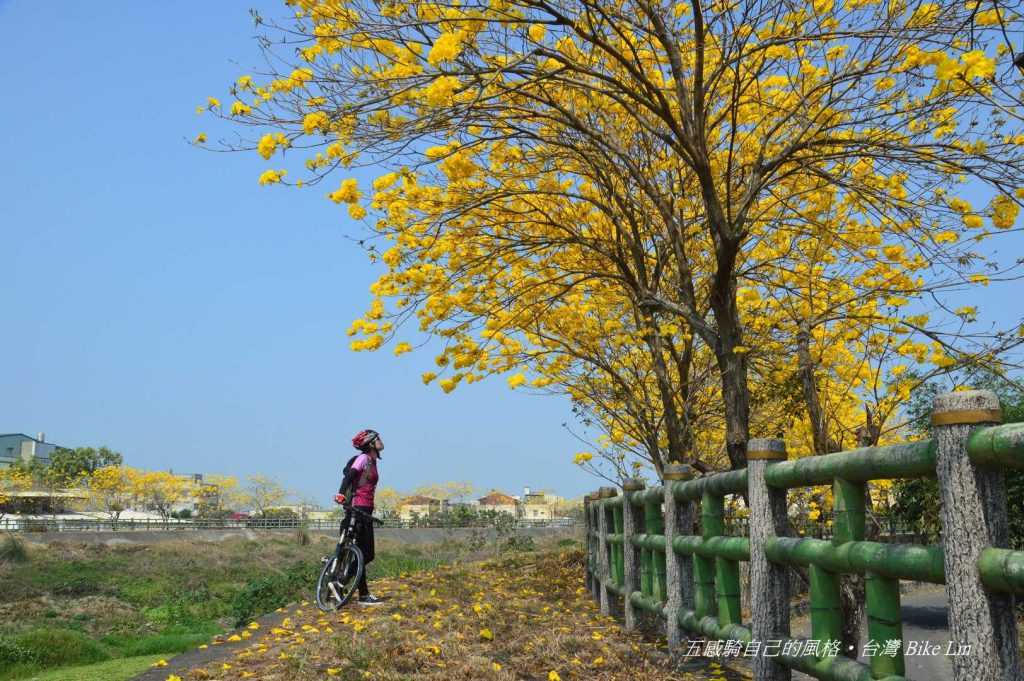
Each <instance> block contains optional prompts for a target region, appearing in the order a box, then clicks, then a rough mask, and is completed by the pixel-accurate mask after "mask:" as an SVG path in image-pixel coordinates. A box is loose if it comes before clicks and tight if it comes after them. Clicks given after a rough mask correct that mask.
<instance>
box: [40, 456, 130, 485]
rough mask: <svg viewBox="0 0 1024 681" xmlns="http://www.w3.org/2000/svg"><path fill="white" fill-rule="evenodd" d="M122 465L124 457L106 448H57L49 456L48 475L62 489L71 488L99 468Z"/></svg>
mask: <svg viewBox="0 0 1024 681" xmlns="http://www.w3.org/2000/svg"><path fill="white" fill-rule="evenodd" d="M123 463H124V457H123V456H122V455H121V453H120V452H115V451H114V450H112V449H109V448H107V447H100V448H99V449H93V448H92V447H77V448H75V449H68V448H66V447H58V448H57V449H56V450H54V452H53V453H52V454H51V455H50V465H49V467H48V468H49V471H48V475H49V476H51V479H52V480H53V482H55V483H60V484H61V486H63V487H72V486H74V485H75V484H76V483H77V481H79V480H81V479H82V478H83V477H88V476H90V475H92V473H93V472H94V471H95V470H97V469H99V468H103V467H104V466H120V465H121V464H123Z"/></svg>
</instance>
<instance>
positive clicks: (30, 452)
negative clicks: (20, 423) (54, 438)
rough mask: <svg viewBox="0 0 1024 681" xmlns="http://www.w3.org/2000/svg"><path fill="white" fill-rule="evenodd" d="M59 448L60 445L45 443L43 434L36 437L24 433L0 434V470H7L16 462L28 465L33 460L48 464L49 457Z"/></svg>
mask: <svg viewBox="0 0 1024 681" xmlns="http://www.w3.org/2000/svg"><path fill="white" fill-rule="evenodd" d="M60 448H61V447H60V445H55V444H53V443H52V442H47V441H46V434H45V433H39V435H37V436H36V437H32V436H31V435H25V434H24V433H5V434H0V468H8V467H10V466H11V465H13V464H15V463H17V462H18V461H23V462H25V463H29V462H31V461H32V460H33V459H38V460H39V461H40V462H41V463H43V464H48V463H50V455H51V454H53V452H54V450H56V449H60Z"/></svg>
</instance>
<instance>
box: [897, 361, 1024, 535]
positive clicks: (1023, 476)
mask: <svg viewBox="0 0 1024 681" xmlns="http://www.w3.org/2000/svg"><path fill="white" fill-rule="evenodd" d="M959 386H968V387H971V388H975V389H981V390H991V391H993V392H994V393H996V395H998V396H999V401H1000V403H1001V404H1002V408H1003V423H1020V422H1024V388H1022V387H1021V385H1020V383H1019V381H1018V380H1015V379H1014V378H1007V377H1003V376H1000V375H998V374H995V373H993V372H991V371H987V370H975V371H965V372H959V373H957V374H954V375H953V376H951V377H947V378H946V379H945V380H943V381H931V382H928V383H925V384H923V385H922V386H921V387H920V388H918V389H917V390H916V391H914V393H913V394H912V395H911V399H910V402H909V404H908V407H907V417H908V424H909V428H910V429H911V431H912V432H913V433H914V434H915V435H916V436H917V437H931V410H932V400H933V399H934V398H935V396H936V395H938V394H940V393H943V392H947V391H949V390H951V389H954V388H956V387H959ZM894 492H895V503H894V506H893V512H894V513H895V514H896V516H897V517H898V518H899V519H900V520H902V521H903V522H904V523H907V524H908V525H910V526H911V527H913V528H914V529H915V530H916V531H918V532H920V533H922V534H924V535H925V536H926V537H928V538H929V540H932V541H935V540H937V539H938V536H939V532H940V531H941V529H942V524H941V520H940V515H941V513H940V511H941V509H940V508H939V489H938V483H937V482H936V480H935V479H934V478H918V479H914V480H901V481H898V482H897V483H896V484H895V486H894ZM1006 497H1007V507H1008V508H1007V515H1008V517H1009V520H1010V545H1011V547H1012V548H1014V549H1016V550H1022V549H1024V471H1007V472H1006Z"/></svg>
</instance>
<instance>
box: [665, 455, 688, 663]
mask: <svg viewBox="0 0 1024 681" xmlns="http://www.w3.org/2000/svg"><path fill="white" fill-rule="evenodd" d="M662 477H663V478H664V482H665V486H664V489H665V588H666V589H667V590H668V594H667V595H668V597H667V598H666V604H665V636H666V638H668V645H669V647H670V648H675V647H677V646H679V645H680V644H681V643H682V640H683V630H682V627H681V626H680V624H679V613H680V611H682V610H692V609H693V559H692V558H691V557H690V556H688V555H686V556H682V555H679V554H678V553H676V552H675V549H674V548H673V547H672V542H673V541H674V540H675V538H676V537H680V536H684V535H687V534H689V533H690V532H692V531H693V502H692V501H677V500H676V495H675V493H674V487H675V483H676V482H678V481H682V480H690V479H692V478H693V477H694V470H693V467H692V466H690V465H688V464H685V463H670V464H667V465H666V466H665V468H664V470H663V471H662Z"/></svg>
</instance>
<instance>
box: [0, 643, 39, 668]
mask: <svg viewBox="0 0 1024 681" xmlns="http://www.w3.org/2000/svg"><path fill="white" fill-rule="evenodd" d="M38 663H39V656H38V655H37V654H36V651H34V650H32V649H31V648H26V647H25V646H23V645H21V644H20V643H19V642H18V641H15V640H13V639H11V638H8V637H0V668H4V667H11V666H14V665H16V664H33V665H34V664H38Z"/></svg>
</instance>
